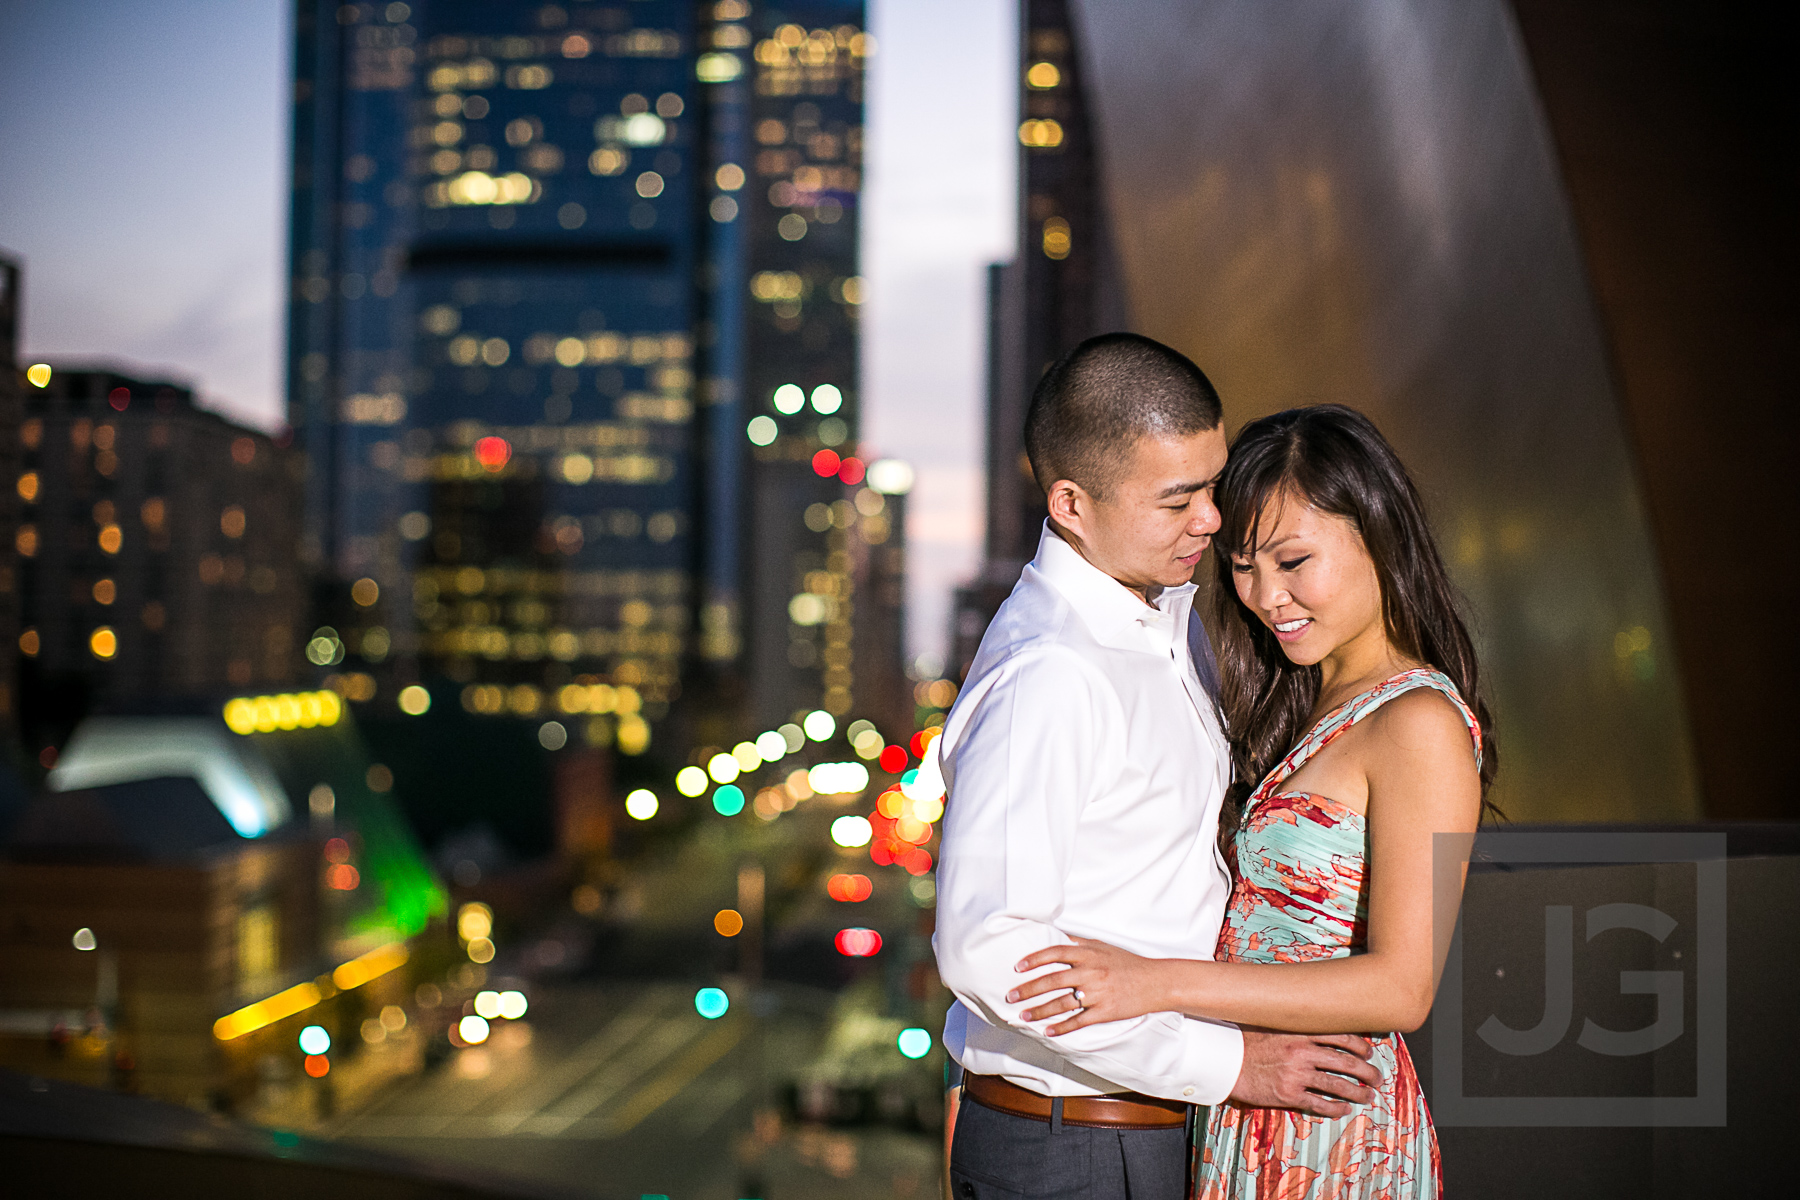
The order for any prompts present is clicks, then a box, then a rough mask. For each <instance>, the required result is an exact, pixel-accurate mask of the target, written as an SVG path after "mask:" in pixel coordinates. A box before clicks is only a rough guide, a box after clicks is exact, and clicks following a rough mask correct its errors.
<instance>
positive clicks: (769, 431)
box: [744, 416, 781, 446]
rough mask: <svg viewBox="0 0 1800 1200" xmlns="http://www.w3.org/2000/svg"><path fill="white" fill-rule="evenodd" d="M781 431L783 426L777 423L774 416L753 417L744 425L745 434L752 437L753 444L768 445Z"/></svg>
mask: <svg viewBox="0 0 1800 1200" xmlns="http://www.w3.org/2000/svg"><path fill="white" fill-rule="evenodd" d="M780 433H781V427H780V426H778V425H777V424H775V419H774V418H773V417H767V416H763V417H751V418H750V423H749V424H748V425H746V426H745V427H744V435H745V436H746V437H748V438H749V439H750V444H751V445H752V446H767V445H769V444H771V443H772V442H774V440H775V439H776V437H777V436H779V435H780Z"/></svg>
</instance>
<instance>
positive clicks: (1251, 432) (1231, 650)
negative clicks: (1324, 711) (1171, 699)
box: [1213, 404, 1501, 846]
mask: <svg viewBox="0 0 1800 1200" xmlns="http://www.w3.org/2000/svg"><path fill="white" fill-rule="evenodd" d="M1217 496H1218V505H1219V515H1220V517H1221V524H1220V527H1219V532H1218V533H1217V534H1216V535H1215V536H1214V537H1213V562H1214V565H1215V569H1216V570H1217V572H1218V586H1217V587H1215V588H1214V589H1213V609H1214V613H1215V615H1216V616H1217V618H1218V635H1219V645H1218V659H1219V678H1220V700H1221V702H1222V704H1223V705H1224V709H1225V717H1226V720H1227V722H1228V723H1229V728H1230V731H1231V758H1232V766H1233V768H1235V775H1236V782H1235V783H1233V785H1232V787H1231V790H1230V792H1228V793H1227V795H1226V806H1225V814H1224V819H1223V820H1222V821H1221V822H1220V838H1221V840H1222V841H1223V842H1225V843H1226V844H1227V846H1229V843H1230V839H1231V837H1232V836H1233V834H1234V833H1235V831H1236V827H1237V823H1238V819H1239V817H1240V816H1241V814H1242V811H1243V804H1244V801H1245V799H1246V798H1247V797H1248V796H1249V794H1250V792H1251V791H1252V790H1253V789H1254V788H1255V787H1256V786H1257V785H1258V784H1259V783H1261V782H1262V780H1263V778H1264V777H1265V776H1266V775H1267V774H1268V773H1269V771H1270V770H1271V769H1272V768H1273V767H1274V766H1275V764H1276V763H1277V762H1279V761H1280V760H1281V758H1282V756H1283V755H1285V754H1286V753H1287V752H1288V751H1289V750H1290V749H1291V748H1292V747H1293V746H1294V744H1295V743H1296V742H1297V741H1299V739H1300V738H1301V737H1302V736H1303V735H1304V734H1305V733H1306V729H1307V723H1308V722H1309V721H1310V720H1311V718H1312V713H1313V708H1314V706H1315V705H1316V704H1317V703H1318V699H1319V668H1318V667H1316V666H1311V667H1303V666H1298V665H1296V664H1295V663H1293V662H1291V661H1289V659H1288V657H1287V655H1285V654H1283V653H1282V651H1281V644H1280V642H1279V641H1278V640H1277V639H1276V637H1275V635H1274V633H1273V632H1272V631H1271V630H1270V629H1269V628H1268V626H1266V625H1264V624H1263V623H1262V621H1261V620H1259V619H1258V618H1257V617H1256V615H1255V614H1254V613H1252V612H1250V611H1249V609H1247V608H1246V607H1245V606H1244V604H1243V602H1242V601H1240V600H1239V599H1238V595H1237V588H1236V586H1235V585H1234V583H1233V580H1232V558H1233V557H1234V556H1236V555H1246V554H1251V553H1254V551H1255V549H1256V547H1257V546H1258V544H1259V542H1260V536H1261V533H1262V531H1261V529H1260V528H1259V527H1260V524H1261V520H1262V517H1263V514H1264V513H1265V512H1266V511H1267V510H1268V507H1269V505H1270V504H1271V503H1272V502H1273V503H1274V504H1275V505H1276V506H1279V504H1280V502H1281V500H1282V499H1283V498H1285V497H1292V498H1293V499H1296V500H1298V501H1300V502H1302V503H1305V504H1308V505H1311V506H1312V507H1313V508H1314V509H1316V510H1318V511H1319V512H1323V513H1330V514H1332V515H1333V516H1338V517H1343V518H1344V519H1346V520H1348V521H1349V522H1350V523H1351V524H1352V525H1354V526H1355V527H1356V531H1357V533H1358V534H1360V535H1361V537H1362V541H1363V546H1364V547H1365V548H1366V549H1367V550H1368V552H1369V557H1370V559H1372V560H1373V561H1374V564H1375V576H1376V578H1377V579H1378V580H1379V581H1380V584H1381V609H1382V616H1383V619H1384V621H1385V623H1386V625H1387V636H1388V640H1389V641H1390V642H1391V643H1392V644H1393V646H1394V648H1395V649H1396V650H1398V651H1399V652H1400V653H1401V654H1404V655H1406V656H1407V657H1408V658H1413V659H1417V660H1419V661H1420V662H1423V663H1426V664H1428V665H1429V666H1432V667H1435V668H1436V669H1437V670H1439V671H1442V672H1443V673H1444V674H1445V675H1447V676H1449V678H1450V681H1451V682H1452V683H1454V684H1455V685H1456V689H1457V691H1459V692H1461V693H1462V698H1463V701H1464V703H1466V704H1467V705H1468V706H1469V708H1470V710H1471V711H1473V712H1474V714H1475V719H1476V721H1477V722H1478V723H1479V725H1480V727H1481V803H1482V810H1483V816H1487V815H1490V814H1491V815H1493V816H1499V815H1501V814H1500V810H1499V809H1498V808H1497V807H1495V806H1494V804H1493V803H1492V802H1490V801H1489V800H1488V798H1487V792H1488V785H1489V784H1490V783H1492V782H1493V779H1494V771H1495V769H1496V768H1497V767H1498V766H1499V761H1500V755H1499V751H1498V747H1497V746H1496V745H1495V743H1494V720H1493V717H1492V716H1491V715H1490V714H1489V712H1488V707H1487V702H1486V701H1485V699H1484V698H1483V697H1482V693H1481V671H1480V666H1479V664H1478V663H1477V662H1476V659H1475V645H1474V643H1473V641H1471V640H1470V638H1469V631H1468V629H1467V627H1466V626H1465V625H1464V624H1463V620H1462V616H1461V613H1460V611H1459V609H1460V605H1459V603H1458V599H1457V594H1456V590H1455V588H1453V587H1452V586H1451V584H1450V576H1449V573H1448V572H1446V571H1445V570H1444V560H1443V558H1442V556H1440V555H1439V554H1438V548H1437V541H1436V539H1434V538H1433V537H1432V536H1431V526H1430V525H1429V523H1427V521H1426V519H1425V506H1424V505H1423V504H1422V503H1421V502H1420V500H1419V493H1418V489H1417V488H1415V487H1414V486H1413V482H1412V478H1411V476H1409V475H1408V474H1407V472H1406V467H1405V466H1404V465H1403V464H1402V463H1401V462H1400V458H1399V456H1398V455H1396V454H1395V453H1394V449H1393V447H1392V446H1389V445H1388V443H1387V439H1386V438H1384V437H1382V436H1381V431H1380V430H1378V429H1376V428H1375V424H1374V422H1372V421H1370V420H1369V418H1367V417H1365V416H1363V415H1362V414H1361V413H1359V412H1357V411H1356V410H1355V409H1351V408H1345V407H1344V406H1343V405H1341V404H1321V405H1318V406H1316V407H1313V408H1290V409H1288V410H1287V411H1286V412H1279V413H1276V414H1274V415H1273V416H1268V417H1263V418H1261V419H1260V420H1256V421H1252V422H1250V424H1248V425H1246V426H1244V428H1243V429H1242V430H1241V431H1240V432H1239V433H1238V435H1237V438H1236V440H1235V441H1233V442H1232V444H1231V457H1230V459H1229V460H1228V461H1227V463H1226V465H1225V472H1224V474H1223V475H1221V476H1220V478H1219V486H1218V491H1217Z"/></svg>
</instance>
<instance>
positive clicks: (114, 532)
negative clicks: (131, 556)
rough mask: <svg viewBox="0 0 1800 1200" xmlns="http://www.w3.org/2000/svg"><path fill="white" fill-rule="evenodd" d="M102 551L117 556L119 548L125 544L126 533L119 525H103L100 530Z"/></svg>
mask: <svg viewBox="0 0 1800 1200" xmlns="http://www.w3.org/2000/svg"><path fill="white" fill-rule="evenodd" d="M98 540H99V543H100V549H102V550H104V551H106V553H108V554H117V553H118V552H119V547H120V546H123V545H124V544H125V531H124V530H122V529H120V528H119V527H118V526H117V525H103V526H101V528H100V537H99V539H98Z"/></svg>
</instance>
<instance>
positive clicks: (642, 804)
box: [625, 788, 661, 821]
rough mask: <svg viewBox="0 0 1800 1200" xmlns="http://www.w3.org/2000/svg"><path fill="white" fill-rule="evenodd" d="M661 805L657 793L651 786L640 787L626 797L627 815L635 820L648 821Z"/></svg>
mask: <svg viewBox="0 0 1800 1200" xmlns="http://www.w3.org/2000/svg"><path fill="white" fill-rule="evenodd" d="M659 807H661V806H660V805H659V804H658V803H657V801H656V793H655V792H653V791H651V790H650V789H649V788H638V789H637V790H636V791H634V792H632V793H631V794H630V795H629V796H626V797H625V815H626V816H628V817H630V818H631V819H632V820H634V821H648V820H649V819H650V818H651V817H654V816H655V815H656V810H657V809H658V808H659Z"/></svg>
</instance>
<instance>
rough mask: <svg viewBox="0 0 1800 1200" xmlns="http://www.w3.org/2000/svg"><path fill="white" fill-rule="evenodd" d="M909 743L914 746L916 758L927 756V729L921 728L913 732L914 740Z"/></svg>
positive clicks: (913, 750)
mask: <svg viewBox="0 0 1800 1200" xmlns="http://www.w3.org/2000/svg"><path fill="white" fill-rule="evenodd" d="M908 744H909V745H910V746H912V752H913V757H914V758H918V759H923V758H924V757H925V746H926V741H925V731H924V730H923V729H921V730H919V732H917V733H915V734H913V735H912V741H911V742H910V743H908Z"/></svg>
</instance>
